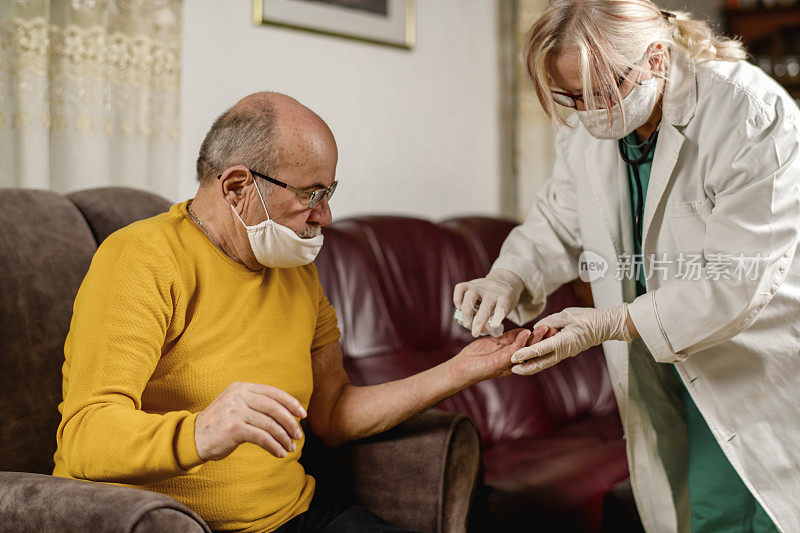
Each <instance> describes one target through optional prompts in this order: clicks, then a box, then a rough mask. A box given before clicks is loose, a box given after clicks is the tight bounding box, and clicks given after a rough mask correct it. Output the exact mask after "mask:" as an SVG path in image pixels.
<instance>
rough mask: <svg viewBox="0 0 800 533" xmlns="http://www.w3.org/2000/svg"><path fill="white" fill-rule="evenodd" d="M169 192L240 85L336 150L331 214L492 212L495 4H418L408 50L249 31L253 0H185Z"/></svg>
mask: <svg viewBox="0 0 800 533" xmlns="http://www.w3.org/2000/svg"><path fill="white" fill-rule="evenodd" d="M183 6H184V30H183V81H182V94H181V97H182V106H183V107H182V119H181V121H182V140H181V152H180V157H181V168H180V180H181V185H180V193H181V197H182V198H185V197H190V196H192V195H193V194H194V192H195V190H196V185H195V182H194V161H195V158H196V156H197V151H198V149H199V147H200V143H201V142H202V139H203V136H204V135H205V133H206V131H207V130H208V128H209V127H210V125H211V122H212V121H213V120H214V118H215V117H216V116H217V115H218V114H219V113H221V112H222V111H224V110H225V109H226V108H227V107H229V106H230V105H232V104H233V103H234V102H235V101H236V100H238V99H239V98H241V97H242V96H244V95H246V94H249V93H251V92H255V91H259V90H274V91H280V92H283V93H286V94H288V95H290V96H292V97H295V98H297V99H298V100H299V101H300V102H302V103H303V104H305V105H307V106H308V107H310V108H311V109H313V110H314V111H316V112H317V113H318V114H319V115H320V116H322V118H323V119H325V120H326V121H327V122H328V124H329V125H330V127H331V129H332V130H333V133H334V135H335V136H336V139H337V142H338V145H339V167H338V172H337V176H338V179H339V180H340V185H339V189H338V190H337V193H336V197H335V198H334V201H333V204H332V207H333V211H334V218H342V217H346V216H351V215H357V214H367V213H399V214H410V215H415V216H422V217H426V218H431V219H441V218H445V217H449V216H454V215H457V214H465V213H478V214H488V215H497V214H499V213H500V198H501V192H500V188H501V182H502V180H501V177H500V174H501V172H502V161H501V157H502V153H503V152H502V150H501V146H500V141H499V139H500V138H501V135H500V132H501V124H500V121H501V120H500V103H499V102H500V96H501V95H500V94H499V87H500V69H501V61H500V48H499V36H498V14H497V4H496V3H495V2H494V1H487V0H417V44H416V46H415V48H414V49H413V50H411V51H406V50H400V49H394V48H390V47H386V46H378V45H373V44H366V43H360V42H357V41H350V40H346V39H341V38H335V37H327V36H322V35H316V34H312V33H308V32H301V31H296V30H289V29H283V28H276V27H271V26H255V25H254V24H253V22H252V14H251V10H252V0H225V1H221V0H186V1H185V2H184V4H183Z"/></svg>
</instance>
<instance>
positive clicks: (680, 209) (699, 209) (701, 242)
mask: <svg viewBox="0 0 800 533" xmlns="http://www.w3.org/2000/svg"><path fill="white" fill-rule="evenodd" d="M667 209H668V212H669V220H670V225H671V226H672V238H673V239H674V240H675V245H676V246H677V247H678V250H679V251H681V252H685V253H700V254H701V253H703V250H704V249H705V238H706V220H707V219H708V217H709V216H710V215H711V209H712V204H711V200H710V199H708V198H705V199H704V200H697V201H694V202H685V203H680V204H670V205H668V206H667Z"/></svg>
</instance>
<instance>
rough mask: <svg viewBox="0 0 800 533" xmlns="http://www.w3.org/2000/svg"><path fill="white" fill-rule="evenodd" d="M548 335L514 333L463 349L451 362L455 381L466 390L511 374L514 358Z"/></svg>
mask: <svg viewBox="0 0 800 533" xmlns="http://www.w3.org/2000/svg"><path fill="white" fill-rule="evenodd" d="M547 333H548V328H547V327H539V328H535V329H534V330H533V331H532V332H531V331H530V330H527V329H512V330H510V331H506V332H505V333H503V334H502V335H501V336H499V337H497V338H494V337H481V338H480V339H478V340H476V341H473V342H472V343H470V344H468V345H467V346H465V347H464V349H463V350H461V351H460V352H458V354H456V355H455V356H454V357H453V358H452V359H451V360H450V361H449V363H450V364H451V372H452V375H453V378H454V379H455V380H456V382H458V383H464V386H465V387H468V386H470V385H474V384H475V383H478V382H480V381H483V380H485V379H494V378H499V377H502V376H507V375H509V374H511V367H512V366H513V363H512V362H511V356H512V355H513V354H514V353H515V352H516V351H518V350H520V349H521V348H523V347H524V346H526V345H528V346H530V345H531V344H533V343H536V342H539V341H540V340H542V338H543V337H544V336H545V335H546V334H547Z"/></svg>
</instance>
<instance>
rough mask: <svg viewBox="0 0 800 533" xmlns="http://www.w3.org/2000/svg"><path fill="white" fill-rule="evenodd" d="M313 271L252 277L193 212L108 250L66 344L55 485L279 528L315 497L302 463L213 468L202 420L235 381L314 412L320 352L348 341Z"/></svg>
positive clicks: (265, 460)
mask: <svg viewBox="0 0 800 533" xmlns="http://www.w3.org/2000/svg"><path fill="white" fill-rule="evenodd" d="M338 338H339V330H338V328H337V324H336V315H335V313H334V311H333V308H332V307H331V305H330V303H329V302H328V299H327V298H326V297H325V295H324V293H323V291H322V288H321V286H320V283H319V278H318V276H317V271H316V269H315V267H314V266H313V264H312V265H308V266H304V267H298V268H288V269H265V270H264V271H262V272H253V271H251V270H248V269H247V268H245V267H244V266H243V265H241V264H239V263H236V262H235V261H233V260H231V259H230V258H229V257H227V256H226V255H225V254H224V253H222V251H220V250H219V249H218V248H217V247H216V246H214V244H213V243H212V242H211V241H210V240H209V239H208V238H207V237H206V236H205V234H204V233H203V232H202V231H201V230H200V229H199V228H198V227H197V226H195V225H194V224H193V223H192V221H191V219H190V218H189V217H188V213H187V211H186V202H184V203H181V204H177V205H174V206H172V208H171V209H170V210H169V212H167V213H164V214H161V215H158V216H156V217H153V218H150V219H147V220H143V221H140V222H136V223H134V224H132V225H130V226H128V227H126V228H123V229H121V230H119V231H117V232H116V233H114V234H113V235H111V236H110V237H108V238H107V239H106V240H105V241H104V242H103V243H102V245H101V246H100V247H99V248H98V250H97V253H96V254H95V256H94V259H93V260H92V264H91V267H90V269H89V272H88V273H87V275H86V278H85V279H84V280H83V283H82V284H81V288H80V290H79V291H78V296H77V298H76V299H75V306H74V309H73V316H72V322H71V325H70V331H69V335H68V336H67V341H66V344H65V347H64V353H65V356H66V360H65V362H64V367H63V393H64V400H63V402H62V403H61V404H60V405H59V411H60V412H61V415H62V420H61V424H60V425H59V428H58V434H57V441H58V449H57V450H56V454H55V470H54V472H53V474H54V475H56V476H62V477H72V478H76V479H87V480H92V481H105V482H110V483H118V484H126V485H131V486H137V487H141V488H143V489H147V490H152V491H156V492H161V493H163V494H167V495H169V496H172V497H173V498H176V499H177V500H179V501H181V502H183V503H185V504H186V505H187V506H189V507H190V508H191V509H193V510H195V511H196V512H197V513H198V514H200V516H202V517H203V519H204V520H205V521H206V522H207V523H208V525H209V526H210V527H211V528H212V529H215V530H240V531H271V530H274V529H275V528H277V527H279V526H280V525H281V524H283V523H285V522H287V521H288V520H290V519H291V518H293V517H294V516H297V515H298V514H300V513H302V512H304V511H305V510H306V509H307V508H308V504H309V502H310V500H311V497H312V495H313V492H314V479H313V478H311V477H310V476H308V475H306V474H305V472H304V470H303V467H302V466H301V465H300V464H299V462H298V458H299V457H300V453H301V450H302V445H303V442H299V443H298V448H297V450H296V451H295V452H293V453H291V454H289V456H288V457H286V458H284V459H278V458H276V457H273V456H272V455H270V454H269V453H268V452H266V451H265V450H263V449H262V448H260V447H259V446H257V445H255V444H243V445H241V446H239V447H238V448H237V449H236V450H235V451H234V452H233V453H232V454H231V455H230V456H228V457H227V458H225V459H222V460H220V461H209V462H205V463H204V462H203V461H202V460H201V459H200V457H199V456H198V455H197V449H196V448H195V444H194V422H195V418H196V416H197V413H199V412H200V411H202V410H203V409H205V408H206V407H207V406H208V405H209V404H210V403H211V401H212V400H213V399H214V398H216V397H217V395H219V393H221V392H222V391H223V390H224V389H225V387H227V386H228V385H229V384H230V383H232V382H234V381H248V382H255V383H265V384H268V385H272V386H275V387H278V388H280V389H283V390H285V391H286V392H288V393H289V394H291V395H293V396H294V397H295V398H297V399H298V400H299V401H300V403H302V404H303V406H304V407H305V408H307V407H308V403H309V399H310V397H311V391H312V385H313V380H312V373H311V352H312V351H316V350H320V349H323V348H325V347H326V346H328V345H330V344H332V343H333V342H336V341H337V340H338Z"/></svg>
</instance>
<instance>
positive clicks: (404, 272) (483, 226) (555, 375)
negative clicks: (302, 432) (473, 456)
mask: <svg viewBox="0 0 800 533" xmlns="http://www.w3.org/2000/svg"><path fill="white" fill-rule="evenodd" d="M513 226H514V224H513V223H511V222H508V221H502V220H498V219H490V218H477V217H471V218H463V219H453V220H449V221H446V222H443V223H441V224H438V225H437V224H433V223H431V222H428V221H424V220H419V219H412V218H404V217H386V216H380V217H359V218H352V219H348V220H343V221H340V222H337V223H335V224H333V225H332V226H331V227H329V228H326V230H325V246H323V249H322V252H321V253H320V256H319V257H318V259H317V262H316V263H317V267H318V269H319V271H320V278H321V280H322V284H323V286H324V288H325V291H326V293H327V295H328V297H329V298H330V300H331V302H332V303H333V305H334V307H335V308H336V310H337V313H338V316H339V325H340V329H341V331H342V345H343V349H344V353H345V365H346V368H347V371H348V373H349V374H350V376H351V379H352V380H353V382H354V383H356V384H374V383H380V382H384V381H388V380H391V379H398V378H403V377H406V376H408V375H410V374H413V373H415V372H419V371H421V370H425V369H426V368H429V367H431V366H433V365H436V364H438V363H441V362H443V361H445V360H446V359H448V358H449V357H451V356H453V355H454V354H455V353H457V352H458V351H459V350H460V349H461V348H462V347H463V346H464V345H465V344H467V343H468V342H470V341H472V340H473V339H472V337H471V336H470V334H469V333H468V332H467V331H466V330H465V329H464V328H462V327H461V326H458V325H457V324H455V322H454V321H453V320H452V313H453V303H452V294H453V288H454V286H455V284H456V283H458V282H460V281H464V280H469V279H473V278H476V277H480V276H483V275H485V273H486V272H487V271H488V269H489V267H490V266H491V262H492V261H494V259H495V258H496V257H497V254H498V252H499V250H500V246H501V245H502V242H503V240H504V239H505V237H506V235H507V234H508V232H509V231H510V230H511V228H513ZM576 291H577V292H576ZM587 294H588V293H587V292H586V291H585V288H584V287H583V286H582V285H580V284H570V285H565V286H563V287H561V288H560V289H559V290H558V291H556V292H555V293H554V294H552V295H551V296H550V298H549V301H548V305H547V308H546V309H545V311H544V313H543V315H547V314H550V313H553V312H556V311H559V310H561V309H563V308H564V307H569V306H575V305H591V303H590V302H586V301H585V298H586V296H587ZM582 300H584V301H582ZM507 326H512V325H511V324H510V323H509V324H507ZM439 407H440V408H443V409H448V410H453V411H459V412H463V413H466V414H468V415H470V416H471V417H472V418H473V419H474V420H475V421H476V422H477V424H478V426H479V428H480V430H481V434H482V438H483V441H484V444H485V445H491V444H492V443H494V442H497V441H501V440H509V439H517V438H526V437H530V436H536V435H542V434H547V433H548V432H550V431H552V430H553V429H555V428H557V427H559V426H562V425H564V424H566V423H567V422H569V421H573V420H575V419H578V418H582V417H589V416H601V415H605V414H608V413H610V412H613V411H614V410H615V409H616V404H615V402H614V398H613V394H612V391H611V385H610V382H609V380H608V374H607V369H606V366H605V360H604V358H603V354H602V350H601V349H599V348H595V349H592V350H589V351H588V352H587V353H584V354H582V355H581V356H580V357H575V358H573V359H570V360H568V361H565V362H564V363H561V364H559V365H557V366H556V367H553V368H551V369H548V370H547V371H545V372H542V373H540V374H538V375H536V376H533V377H521V376H508V377H505V378H502V379H499V380H495V381H491V382H484V383H480V384H478V385H475V386H473V387H471V388H470V389H467V390H465V391H463V392H461V393H460V394H458V395H456V396H454V397H452V398H449V399H447V400H445V401H444V402H442V403H441V404H440V405H439Z"/></svg>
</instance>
